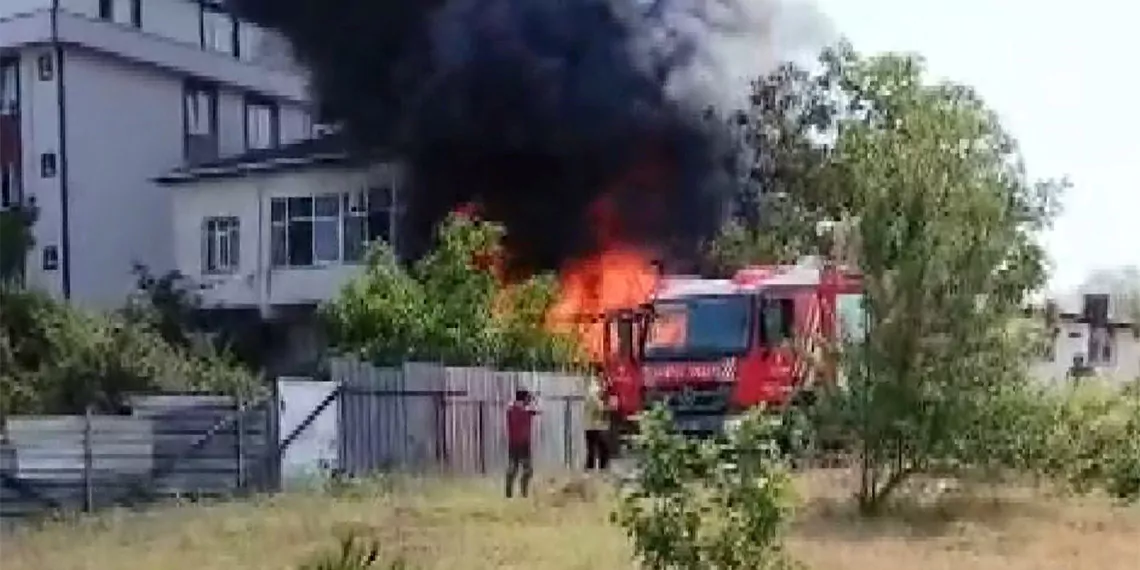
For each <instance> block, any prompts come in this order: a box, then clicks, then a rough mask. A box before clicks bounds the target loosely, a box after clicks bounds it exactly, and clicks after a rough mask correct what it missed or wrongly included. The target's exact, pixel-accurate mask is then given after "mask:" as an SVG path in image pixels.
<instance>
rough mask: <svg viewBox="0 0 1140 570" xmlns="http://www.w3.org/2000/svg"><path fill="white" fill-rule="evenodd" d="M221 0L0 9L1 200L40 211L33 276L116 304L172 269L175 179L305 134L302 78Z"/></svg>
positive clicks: (0, 0) (13, 1)
mask: <svg viewBox="0 0 1140 570" xmlns="http://www.w3.org/2000/svg"><path fill="white" fill-rule="evenodd" d="M283 45H284V44H283V42H282V41H281V40H280V38H278V37H276V36H274V35H272V34H270V33H268V32H267V31H265V30H262V29H261V28H258V27H257V26H255V25H253V24H250V23H247V22H244V21H239V20H236V19H235V18H233V17H231V16H230V15H229V14H228V13H227V12H226V10H225V9H224V7H223V5H222V3H221V1H220V0H0V191H2V194H0V199H2V200H3V204H4V205H8V204H12V203H20V202H23V203H34V205H35V206H36V208H37V209H38V210H39V220H38V221H37V223H36V225H35V227H34V230H33V236H34V238H35V242H36V243H35V247H34V249H33V251H32V252H31V254H30V255H29V259H28V264H27V267H26V282H27V284H28V285H29V286H32V287H38V288H42V289H46V290H48V291H51V292H54V293H56V294H58V295H59V296H61V297H64V298H67V299H70V300H74V301H76V302H78V303H80V304H82V305H86V306H90V307H96V308H109V307H115V306H118V305H121V304H122V302H123V300H124V298H125V296H126V295H127V294H128V293H129V292H130V291H131V290H132V288H133V285H134V279H133V276H132V275H131V268H132V265H133V263H135V262H138V263H142V264H145V265H147V266H148V267H150V268H151V269H152V271H153V272H156V273H161V272H165V271H168V270H170V269H173V268H175V266H176V264H175V260H176V255H175V245H174V241H175V240H174V235H173V232H172V231H171V219H175V218H177V216H174V215H173V213H172V207H173V204H172V193H173V191H174V190H173V189H171V188H169V187H166V186H163V185H161V184H159V183H157V182H156V181H155V178H156V177H158V176H160V175H162V174H163V173H166V172H169V171H171V170H172V169H175V168H178V167H181V166H184V165H194V164H206V163H212V162H216V161H218V160H219V159H221V158H223V157H226V156H230V155H239V154H243V153H247V152H251V151H258V150H270V149H275V148H278V147H281V146H283V145H288V144H290V143H291V142H294V141H297V140H301V139H305V138H308V137H309V136H310V134H311V130H312V127H311V121H310V116H309V112H308V108H309V105H308V103H307V101H308V98H307V78H306V76H305V74H304V73H303V72H301V71H300V70H299V69H298V68H297V67H295V66H294V65H293V64H292V63H291V62H290V58H289V57H288V53H287V52H286V51H285V50H284V49H283Z"/></svg>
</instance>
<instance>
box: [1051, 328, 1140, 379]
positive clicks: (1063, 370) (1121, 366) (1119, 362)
mask: <svg viewBox="0 0 1140 570" xmlns="http://www.w3.org/2000/svg"><path fill="white" fill-rule="evenodd" d="M1057 327H1058V328H1059V329H1060V333H1059V334H1058V335H1057V337H1056V339H1055V340H1054V358H1053V360H1048V361H1046V360H1042V361H1040V362H1037V363H1036V364H1035V365H1034V367H1033V375H1034V377H1036V378H1038V379H1039V380H1043V381H1051V382H1059V381H1064V380H1065V378H1066V376H1067V374H1068V371H1069V368H1070V367H1071V366H1072V365H1073V357H1074V356H1077V355H1081V356H1083V357H1086V358H1085V360H1086V361H1087V353H1088V334H1089V325H1088V324H1085V323H1078V322H1071V321H1061V322H1060V323H1058V325H1057ZM1113 340H1114V342H1115V346H1114V347H1113V354H1114V358H1113V361H1112V362H1111V363H1110V364H1108V365H1104V366H1097V367H1096V370H1097V373H1098V374H1099V375H1101V376H1104V377H1107V378H1114V379H1118V380H1121V381H1126V380H1131V379H1133V378H1137V377H1140V340H1137V339H1136V337H1135V336H1133V334H1132V331H1131V330H1128V329H1117V330H1116V331H1115V334H1114V335H1113Z"/></svg>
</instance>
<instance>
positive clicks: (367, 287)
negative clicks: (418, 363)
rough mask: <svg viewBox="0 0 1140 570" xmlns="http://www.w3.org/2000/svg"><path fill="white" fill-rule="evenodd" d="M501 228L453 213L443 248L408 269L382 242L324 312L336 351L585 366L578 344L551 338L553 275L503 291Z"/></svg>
mask: <svg viewBox="0 0 1140 570" xmlns="http://www.w3.org/2000/svg"><path fill="white" fill-rule="evenodd" d="M502 238H503V230H502V228H501V227H500V226H497V225H495V224H491V223H486V222H480V221H476V220H472V219H469V218H467V217H463V216H452V217H451V218H449V219H448V220H447V222H446V223H444V224H442V225H441V226H440V229H439V231H438V235H437V245H436V247H435V249H433V250H432V251H431V252H430V253H428V254H427V255H426V256H424V257H423V258H421V259H420V260H418V261H417V262H416V263H415V264H414V265H412V266H411V267H410V268H407V267H404V266H403V265H401V264H400V263H399V262H398V261H397V259H396V258H395V256H394V255H393V253H392V251H391V250H390V249H389V248H387V247H386V246H385V245H384V244H379V245H378V246H377V247H376V248H374V249H373V250H372V251H371V252H370V255H369V259H368V263H367V267H366V269H365V271H364V273H363V274H362V275H361V276H359V277H357V278H355V279H353V280H352V281H351V282H350V283H348V284H347V285H346V286H345V287H344V289H343V290H342V291H341V292H340V294H339V295H338V296H337V297H336V298H335V299H333V300H332V301H330V302H329V303H327V304H326V305H324V306H323V307H322V310H321V312H322V314H323V316H324V321H325V323H326V324H327V328H328V332H329V335H330V340H331V343H332V345H333V346H334V347H335V348H336V349H338V350H340V351H342V352H345V353H350V354H354V355H356V356H358V357H361V358H364V359H367V360H371V361H374V362H377V363H381V364H387V365H393V364H399V363H401V362H405V361H408V360H423V361H438V362H444V363H448V364H454V365H487V366H500V367H519V368H535V367H565V366H570V365H574V364H576V363H578V362H580V350H579V348H578V346H577V345H576V343H575V341H574V339H572V338H570V337H568V336H563V335H560V334H557V333H553V332H549V331H548V330H547V329H546V328H545V327H544V322H545V317H546V312H547V310H548V309H549V308H550V305H551V304H552V302H553V300H554V295H555V293H556V291H557V282H556V281H555V280H554V278H553V277H552V276H549V275H539V276H535V277H531V278H529V279H527V280H524V281H521V282H518V283H512V284H508V285H504V284H503V283H502V281H501V280H500V279H499V278H498V277H497V275H496V260H498V259H501V256H502V255H503V252H502V247H501V240H502Z"/></svg>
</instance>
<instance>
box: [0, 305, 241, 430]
mask: <svg viewBox="0 0 1140 570" xmlns="http://www.w3.org/2000/svg"><path fill="white" fill-rule="evenodd" d="M0 306H2V307H3V311H2V312H0V414H4V415H7V414H19V413H49V414H66V413H82V412H83V410H84V409H85V408H87V407H88V406H93V407H94V409H95V410H96V411H104V412H116V411H118V410H120V409H121V408H122V406H123V405H124V404H125V396H127V395H128V394H130V393H132V392H145V391H152V390H176V391H187V390H196V391H197V390H202V391H225V392H229V393H239V392H240V393H244V394H246V395H247V396H252V393H253V392H254V391H255V390H256V387H257V381H256V378H255V377H254V376H252V375H250V374H249V373H248V372H246V371H245V370H243V369H241V368H239V367H237V366H234V365H232V364H231V363H230V362H229V361H228V360H227V359H225V358H223V357H221V356H220V355H217V354H209V353H206V354H192V353H190V352H188V351H187V350H185V349H183V348H181V347H177V346H173V345H171V344H169V343H167V342H166V341H165V340H164V339H163V338H162V336H161V334H160V333H159V331H158V330H156V329H155V328H153V327H151V326H148V325H146V324H144V323H137V322H131V321H128V320H126V319H124V318H123V317H122V316H121V315H119V314H102V313H93V312H87V311H84V310H82V309H79V308H76V307H73V306H71V305H69V304H67V303H65V302H62V301H58V300H55V299H53V298H51V297H50V296H48V295H47V294H44V293H40V292H36V291H21V290H17V289H14V288H9V287H5V288H2V289H0Z"/></svg>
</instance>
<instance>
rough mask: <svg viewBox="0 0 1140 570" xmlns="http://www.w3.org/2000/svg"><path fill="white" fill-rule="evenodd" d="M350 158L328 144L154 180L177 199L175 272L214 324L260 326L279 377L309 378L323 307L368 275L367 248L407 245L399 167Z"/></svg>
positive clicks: (332, 138)
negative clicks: (356, 277)
mask: <svg viewBox="0 0 1140 570" xmlns="http://www.w3.org/2000/svg"><path fill="white" fill-rule="evenodd" d="M346 149H347V146H346V145H345V144H344V143H343V141H342V139H341V138H340V137H339V136H338V135H327V136H323V137H319V138H315V139H310V140H305V141H300V142H297V143H294V144H291V145H287V146H284V147H281V148H278V149H271V150H258V151H251V152H249V153H246V154H244V155H239V156H234V157H231V158H227V159H224V160H221V161H217V162H213V163H206V164H200V165H197V166H192V167H186V168H181V169H177V170H174V171H171V172H168V173H166V174H164V175H163V176H161V177H159V178H158V181H159V182H160V183H161V184H163V185H165V186H166V187H167V188H168V189H169V190H171V191H172V192H173V203H174V209H175V211H177V216H175V217H174V218H173V220H172V221H173V228H172V229H173V238H174V251H175V261H176V268H177V270H178V272H179V273H180V274H181V275H182V276H183V277H185V278H186V279H187V280H188V282H189V283H192V284H194V286H195V287H196V289H197V291H198V293H199V298H200V300H201V306H202V308H203V309H205V310H207V311H208V312H209V313H210V314H211V315H212V316H213V317H214V318H215V319H225V320H226V321H227V322H228V323H230V325H231V326H234V325H237V326H248V324H249V323H251V322H257V323H259V324H258V326H259V328H260V329H261V330H263V331H264V334H265V335H266V336H267V340H266V342H265V344H266V345H269V346H272V347H273V349H272V350H273V352H274V353H275V354H274V355H273V356H272V357H271V358H270V360H272V361H273V362H271V366H270V368H272V369H273V371H274V372H275V373H279V374H307V373H309V372H310V371H311V370H309V369H307V368H306V365H309V364H312V363H313V362H314V361H316V360H317V359H318V358H319V355H320V353H321V352H322V350H323V345H324V342H323V340H322V339H321V338H320V334H319V329H320V327H319V326H318V323H317V322H316V318H315V309H316V308H317V306H318V305H319V304H320V303H321V302H323V301H326V300H328V299H330V298H332V297H333V296H335V295H336V294H337V293H338V291H339V290H340V289H341V287H343V286H344V285H345V283H346V282H347V281H348V280H349V279H350V278H351V277H352V276H354V275H356V274H357V273H358V272H359V271H360V270H361V267H362V266H363V264H364V262H365V255H366V253H367V251H368V249H369V244H371V243H372V242H376V241H383V242H386V243H388V244H389V245H390V246H391V247H393V248H394V249H396V250H399V247H400V240H399V231H398V228H399V224H400V219H401V212H402V208H401V204H402V203H403V200H402V192H403V186H404V178H405V177H404V172H403V170H402V168H401V167H400V166H399V165H398V164H397V163H396V162H394V161H391V160H385V159H383V158H376V157H373V158H369V159H361V158H356V157H354V156H352V155H351V154H350V153H348V152H347V150H346ZM243 323H244V324H243ZM269 337H271V338H269Z"/></svg>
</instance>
